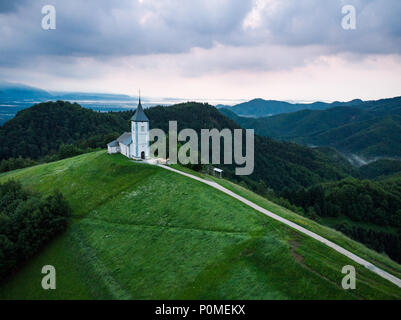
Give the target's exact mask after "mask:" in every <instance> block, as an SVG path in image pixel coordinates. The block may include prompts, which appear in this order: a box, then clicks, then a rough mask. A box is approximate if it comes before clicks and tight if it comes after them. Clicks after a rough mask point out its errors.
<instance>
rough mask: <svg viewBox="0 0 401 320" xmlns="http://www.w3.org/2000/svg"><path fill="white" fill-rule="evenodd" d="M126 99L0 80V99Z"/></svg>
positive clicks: (124, 96) (126, 98) (117, 95)
mask: <svg viewBox="0 0 401 320" xmlns="http://www.w3.org/2000/svg"><path fill="white" fill-rule="evenodd" d="M57 99H58V100H85V99H86V100H89V99H91V100H103V99H104V100H113V99H114V100H127V101H131V100H132V97H130V96H128V95H124V94H110V93H91V92H88V93H86V92H48V91H46V90H43V89H40V88H36V87H32V86H28V85H25V84H20V83H11V82H7V81H0V101H13V100H17V101H18V100H41V101H47V100H57Z"/></svg>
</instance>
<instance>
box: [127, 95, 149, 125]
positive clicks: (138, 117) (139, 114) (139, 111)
mask: <svg viewBox="0 0 401 320" xmlns="http://www.w3.org/2000/svg"><path fill="white" fill-rule="evenodd" d="M131 121H136V122H149V119H148V117H147V116H146V114H145V112H144V111H143V108H142V103H141V90H140V89H139V102H138V107H137V108H136V111H135V114H134V115H133V116H132V118H131Z"/></svg>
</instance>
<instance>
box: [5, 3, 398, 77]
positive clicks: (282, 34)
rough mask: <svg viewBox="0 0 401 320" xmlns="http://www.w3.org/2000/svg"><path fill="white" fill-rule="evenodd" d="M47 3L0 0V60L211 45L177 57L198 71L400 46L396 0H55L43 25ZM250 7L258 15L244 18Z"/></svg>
mask: <svg viewBox="0 0 401 320" xmlns="http://www.w3.org/2000/svg"><path fill="white" fill-rule="evenodd" d="M48 3H49V1H48V0H38V1H29V2H28V1H23V0H20V1H0V52H1V55H0V66H3V67H12V68H17V67H22V66H29V65H35V64H37V61H38V60H40V61H41V63H43V61H46V59H48V60H52V61H53V62H54V61H55V62H57V63H60V64H64V65H65V66H68V67H69V66H71V67H72V66H73V64H74V59H80V58H85V57H92V58H95V59H98V60H100V61H106V60H107V59H115V58H116V57H125V56H131V55H136V56H138V57H140V56H146V55H157V54H182V53H188V52H192V51H193V49H194V48H201V49H210V50H211V51H210V53H209V54H206V53H205V52H201V53H200V54H198V55H194V56H193V57H192V58H190V59H189V58H188V59H187V60H185V61H183V62H182V63H180V64H179V66H181V67H182V68H190V67H191V66H193V70H199V72H201V71H202V70H210V69H211V68H212V67H214V68H215V70H219V71H222V70H230V69H241V68H244V69H246V68H249V69H252V70H254V69H255V70H257V69H264V70H271V69H273V70H274V69H280V68H285V67H286V66H287V67H289V68H290V67H294V66H296V65H302V64H303V63H305V62H307V61H311V60H312V59H313V58H315V57H318V56H319V55H322V54H339V53H351V54H352V55H353V56H355V55H365V54H400V50H401V24H400V22H399V17H400V15H401V2H400V1H399V0H364V1H362V0H347V1H343V0H330V1H321V0H302V1H293V0H280V1H278V0H214V1H204V0H191V1H179V0H159V1H148V0H143V1H129V0H114V1H109V0H96V1H95V0H88V1H77V0H69V1H65V0H53V1H51V3H52V4H53V5H54V6H55V7H56V10H57V29H56V30H51V31H44V30H42V29H41V19H42V16H43V15H42V14H41V8H42V6H43V5H46V4H48ZM258 3H259V5H257V4H258ZM261 3H262V4H263V3H265V5H261ZM345 4H353V5H355V7H356V8H357V19H358V20H357V30H355V31H345V30H343V29H342V28H341V19H342V14H341V8H342V6H343V5H345ZM252 12H253V13H255V14H256V16H257V17H258V18H259V20H258V21H256V22H257V23H256V24H255V25H253V26H252V27H244V23H245V25H246V21H247V19H250V16H249V15H250V14H251V13H252ZM251 15H252V14H251ZM251 18H252V17H251ZM219 46H225V47H226V48H227V50H228V49H230V48H231V50H232V51H231V52H227V51H225V50H224V49H222V48H220V47H219ZM269 46H270V47H271V50H269ZM216 47H217V49H213V48H216ZM252 48H255V49H254V50H253V49H252ZM260 48H265V49H263V50H262V49H260ZM195 52H196V51H195ZM214 54H215V55H216V56H214ZM139 60H140V59H139ZM60 69H68V68H60ZM189 73H191V72H189Z"/></svg>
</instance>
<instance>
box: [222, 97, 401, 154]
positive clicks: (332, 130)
mask: <svg viewBox="0 0 401 320" xmlns="http://www.w3.org/2000/svg"><path fill="white" fill-rule="evenodd" d="M220 111H221V112H222V113H223V114H225V115H226V116H228V117H229V118H231V119H232V120H234V121H235V122H236V123H238V124H239V125H240V126H242V127H245V128H253V129H255V131H256V133H257V134H260V135H262V136H266V137H271V138H274V139H279V140H286V141H293V142H297V143H301V144H306V145H314V146H328V147H334V148H336V149H337V150H339V151H341V152H343V153H355V154H358V155H360V156H363V157H367V158H375V157H401V97H397V98H392V99H383V100H378V101H368V102H364V103H361V104H359V105H358V106H348V107H346V106H341V107H334V108H331V109H327V110H301V111H298V112H293V113H285V114H280V115H276V116H272V117H263V118H257V119H256V118H249V117H240V116H238V115H237V114H235V113H234V112H232V110H231V109H220Z"/></svg>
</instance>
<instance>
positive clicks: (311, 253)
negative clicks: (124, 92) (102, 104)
mask: <svg viewBox="0 0 401 320" xmlns="http://www.w3.org/2000/svg"><path fill="white" fill-rule="evenodd" d="M185 170H188V169H185ZM8 179H17V180H19V181H21V182H22V183H23V185H24V186H25V187H26V188H30V189H32V190H37V191H40V192H42V193H44V194H46V193H49V192H51V191H53V190H54V189H55V188H57V189H59V190H60V191H61V192H62V193H63V195H64V196H65V197H66V199H67V200H68V201H69V203H70V205H71V207H72V210H73V218H72V220H71V221H70V225H69V228H68V229H67V232H66V233H64V234H63V235H61V236H60V237H59V238H57V239H56V240H55V241H54V242H52V243H51V244H50V245H49V246H47V247H46V248H44V250H43V251H42V252H41V253H40V254H38V255H37V256H36V257H34V259H32V260H31V261H30V262H29V263H28V264H27V265H25V266H24V267H23V268H22V269H21V270H20V271H19V272H18V273H16V274H15V275H13V276H12V277H10V278H9V279H7V281H5V282H4V283H2V284H0V298H1V299H375V298H376V299H399V298H401V291H400V289H399V288H398V287H396V286H395V285H393V284H391V283H390V282H388V281H386V280H384V279H382V278H380V277H378V276H376V275H375V274H373V273H371V272H370V271H369V270H367V269H365V268H362V267H359V266H357V265H356V266H355V267H356V269H357V289H356V290H353V291H346V290H343V289H342V288H341V279H342V277H343V274H342V273H341V270H342V267H343V266H345V265H348V264H352V263H350V261H349V260H348V258H346V257H344V256H342V255H340V254H338V253H337V252H335V251H333V250H331V249H329V248H328V247H326V246H324V245H323V244H321V243H318V242H316V241H315V240H313V239H311V238H307V237H306V236H304V235H302V234H299V233H297V232H295V231H292V230H290V229H288V228H287V227H286V226H284V225H282V224H281V223H279V222H276V221H274V220H271V219H269V218H268V217H266V216H263V215H261V214H259V213H258V212H256V211H254V210H253V209H251V208H249V207H247V206H245V205H244V204H242V203H241V202H239V201H237V200H235V199H232V198H231V197H229V196H227V195H225V194H223V193H221V192H219V191H217V190H215V189H213V188H211V187H209V186H207V185H204V184H202V183H200V182H197V181H194V180H191V179H188V178H186V177H183V176H181V175H178V174H176V173H173V172H169V171H166V170H164V169H161V168H159V167H155V166H150V165H146V164H142V163H135V162H133V161H129V160H128V159H126V158H124V157H123V156H121V155H115V156H109V155H107V154H106V152H105V151H100V152H95V153H89V154H85V155H81V156H78V157H75V158H69V159H65V160H62V161H59V162H54V163H50V164H43V165H39V166H35V167H31V168H26V169H21V170H17V171H12V172H8V173H4V174H1V175H0V182H4V181H7V180H8ZM218 182H219V183H221V184H223V185H224V186H225V187H227V188H229V189H231V190H233V191H235V192H236V193H238V194H240V195H242V196H244V197H246V198H247V199H249V200H251V201H253V202H255V203H257V204H259V205H260V206H262V207H264V208H266V209H269V210H271V211H273V212H275V213H277V214H278V215H281V216H283V217H285V218H287V219H289V220H292V221H294V222H296V223H298V224H300V225H302V226H304V227H305V228H307V229H309V230H311V231H314V232H316V233H318V234H320V235H322V236H324V237H326V238H328V239H330V240H332V241H334V242H336V243H338V244H339V245H341V246H343V247H345V248H347V249H349V250H351V251H353V252H354V253H356V254H358V255H360V256H361V257H363V258H365V259H368V260H369V261H371V262H374V263H375V264H377V266H379V267H381V268H383V269H385V270H387V271H389V272H391V273H393V274H394V275H396V276H398V277H400V276H401V266H400V265H398V264H396V263H394V262H393V261H391V260H389V259H388V258H387V257H385V256H382V255H380V254H377V253H375V252H373V251H371V250H368V249H366V248H365V247H363V246H362V245H360V244H358V243H356V242H354V241H352V240H349V239H347V238H346V237H344V236H343V235H341V234H340V233H338V232H336V231H334V230H331V229H328V228H326V227H322V226H320V225H318V224H317V223H315V222H313V221H310V220H308V219H306V218H303V217H301V216H298V215H296V214H294V213H292V212H291V211H288V210H286V209H283V208H281V207H279V206H277V205H275V204H273V203H271V202H269V201H267V200H266V199H264V198H262V197H260V196H257V195H255V194H253V193H252V192H250V191H249V190H247V189H244V188H242V187H239V186H237V185H235V184H233V183H231V182H228V181H226V180H218ZM48 264H51V265H54V266H55V267H56V270H57V290H54V291H45V290H42V289H41V288H40V279H41V277H42V275H41V273H40V270H41V267H42V266H43V265H48Z"/></svg>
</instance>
